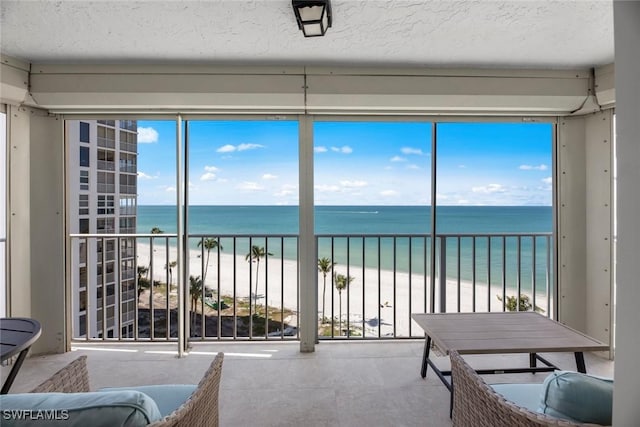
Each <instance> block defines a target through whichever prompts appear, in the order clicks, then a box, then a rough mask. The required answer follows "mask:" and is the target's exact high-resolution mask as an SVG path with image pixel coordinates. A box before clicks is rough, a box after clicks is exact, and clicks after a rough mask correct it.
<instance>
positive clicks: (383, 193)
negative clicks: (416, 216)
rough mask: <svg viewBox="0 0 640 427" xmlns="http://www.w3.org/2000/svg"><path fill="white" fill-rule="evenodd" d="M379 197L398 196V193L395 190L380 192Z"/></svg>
mask: <svg viewBox="0 0 640 427" xmlns="http://www.w3.org/2000/svg"><path fill="white" fill-rule="evenodd" d="M380 195H381V196H384V197H394V196H397V195H398V192H397V191H395V190H382V191H381V192H380Z"/></svg>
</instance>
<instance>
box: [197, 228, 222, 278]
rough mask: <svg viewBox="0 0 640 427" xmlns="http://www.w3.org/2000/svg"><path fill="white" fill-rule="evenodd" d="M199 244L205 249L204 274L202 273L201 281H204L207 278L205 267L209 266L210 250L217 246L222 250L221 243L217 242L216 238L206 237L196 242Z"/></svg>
mask: <svg viewBox="0 0 640 427" xmlns="http://www.w3.org/2000/svg"><path fill="white" fill-rule="evenodd" d="M201 246H202V247H204V248H205V249H206V250H207V263H206V264H205V265H204V274H203V275H202V283H205V280H206V278H207V269H208V268H209V255H211V250H212V249H215V248H218V247H219V248H220V250H222V245H221V244H220V243H219V242H218V239H216V238H213V237H207V238H206V239H204V240H200V241H199V242H198V247H201Z"/></svg>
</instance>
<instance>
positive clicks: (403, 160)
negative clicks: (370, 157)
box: [389, 156, 407, 162]
mask: <svg viewBox="0 0 640 427" xmlns="http://www.w3.org/2000/svg"><path fill="white" fill-rule="evenodd" d="M389 161H391V162H406V161H407V159H405V158H404V157H401V156H393V157H392V158H390V159H389Z"/></svg>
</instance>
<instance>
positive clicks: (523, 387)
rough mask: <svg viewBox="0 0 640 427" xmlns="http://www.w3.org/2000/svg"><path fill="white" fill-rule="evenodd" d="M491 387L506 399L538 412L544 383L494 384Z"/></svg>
mask: <svg viewBox="0 0 640 427" xmlns="http://www.w3.org/2000/svg"><path fill="white" fill-rule="evenodd" d="M491 388H492V389H494V390H495V391H496V393H499V394H501V395H502V396H503V397H504V398H505V399H506V400H508V401H510V402H512V403H515V404H516V405H518V406H520V407H522V408H526V409H528V410H530V411H533V412H536V411H537V410H538V406H540V392H541V391H542V384H492V385H491Z"/></svg>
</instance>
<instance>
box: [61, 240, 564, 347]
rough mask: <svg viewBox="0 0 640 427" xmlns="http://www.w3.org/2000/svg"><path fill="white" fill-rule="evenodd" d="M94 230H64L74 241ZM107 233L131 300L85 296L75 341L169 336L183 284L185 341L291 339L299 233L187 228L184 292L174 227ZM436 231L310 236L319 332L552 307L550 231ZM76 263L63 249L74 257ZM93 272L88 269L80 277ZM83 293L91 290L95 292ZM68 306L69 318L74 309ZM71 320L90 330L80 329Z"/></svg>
mask: <svg viewBox="0 0 640 427" xmlns="http://www.w3.org/2000/svg"><path fill="white" fill-rule="evenodd" d="M102 238H103V236H102V235H98V234H97V235H87V234H82V235H71V239H72V241H74V240H76V239H78V240H79V239H86V240H87V241H90V240H92V239H98V240H99V239H102ZM109 238H110V239H114V238H115V239H117V240H118V242H116V246H115V247H116V256H115V258H116V263H115V265H116V269H119V270H122V269H125V268H126V271H127V274H121V275H120V280H124V279H127V278H128V279H134V280H133V282H135V288H136V289H137V295H138V298H137V302H136V303H135V304H131V303H130V302H131V295H130V292H131V287H129V291H127V290H126V287H125V286H124V285H123V286H116V288H115V289H116V295H115V298H114V300H113V301H111V304H112V305H113V306H114V307H113V308H111V307H110V306H109V305H108V304H107V303H108V301H106V300H102V299H101V300H100V301H99V304H98V303H97V301H96V299H95V297H94V299H93V300H91V298H90V297H88V298H87V304H86V305H87V309H86V324H84V325H82V327H81V328H79V329H78V330H76V328H74V331H73V333H74V338H75V339H86V340H102V339H105V338H98V337H99V336H101V337H107V336H109V335H113V338H108V339H119V340H143V341H147V340H150V341H158V340H174V339H177V312H178V306H177V303H178V300H179V298H178V296H179V294H182V293H185V294H186V298H184V299H183V300H184V301H185V313H186V315H185V316H186V320H185V321H186V322H188V324H189V329H190V337H191V338H190V339H191V340H202V341H204V340H240V339H268V340H270V339H288V338H293V339H295V338H297V337H298V329H299V323H298V310H299V302H298V301H299V287H300V279H299V278H298V277H299V254H298V243H299V242H298V236H297V235H261V236H257V235H215V236H212V235H189V236H188V240H187V245H188V257H187V258H188V259H187V262H186V265H187V266H188V269H189V271H188V275H187V276H186V282H187V283H186V286H185V290H183V289H178V286H177V283H178V276H179V275H180V272H178V271H177V267H176V263H175V260H177V258H178V257H177V249H176V244H177V236H176V235H175V234H137V235H129V234H114V235H110V236H109ZM121 239H128V240H133V239H135V241H136V252H135V253H136V263H137V267H136V269H134V270H131V265H130V264H129V265H128V267H125V266H124V264H123V263H124V262H125V261H124V260H125V258H126V256H127V255H130V248H129V249H126V248H125V249H123V248H122V244H121ZM435 239H436V240H435V244H433V242H432V237H431V235H427V234H416V235H409V234H407V235H317V236H316V244H317V253H318V259H319V263H318V265H319V268H318V276H317V283H318V288H317V289H318V290H317V292H318V337H319V339H352V340H353V339H384V338H417V337H422V336H423V331H422V329H420V328H419V327H418V326H417V325H416V324H415V323H413V321H412V320H411V313H415V312H476V311H478V312H487V311H505V310H532V309H535V310H537V311H539V312H540V313H542V314H544V315H547V316H550V317H554V286H553V282H554V277H553V271H554V265H553V259H554V257H553V253H552V251H553V237H552V234H551V233H529V234H439V235H436V237H435ZM252 248H253V249H252ZM434 249H435V251H434ZM77 255H78V254H75V253H74V254H73V256H74V257H77ZM129 259H130V258H129ZM320 260H323V261H325V262H324V264H325V266H324V268H320V267H321V265H322V263H321V262H320ZM434 261H435V263H434ZM77 262H78V261H77V258H73V259H72V265H74V266H77V265H78V263H77ZM127 262H131V261H127ZM432 263H434V265H435V271H433V272H432V271H431V267H430V266H431V265H432ZM74 268H75V267H74ZM86 268H87V270H90V269H91V268H94V267H92V266H90V265H87V266H86ZM134 271H135V274H132V273H133V272H134ZM117 274H118V273H116V277H118V275H117ZM72 276H73V277H75V275H72ZM95 276H96V274H95V272H93V273H92V272H90V271H89V276H88V277H95ZM132 276H133V277H132ZM203 279H204V280H203ZM302 280H304V279H302ZM309 280H313V281H315V280H316V277H313V278H309ZM101 284H102V283H101V282H100V281H98V282H97V283H89V284H88V288H89V289H91V288H92V287H96V286H99V285H101ZM203 284H204V286H203ZM74 289H78V286H77V284H74ZM88 295H94V296H95V290H94V292H93V293H92V292H91V291H88ZM76 300H78V298H74V299H73V301H76ZM107 309H112V310H115V313H116V316H115V317H116V318H117V319H118V321H117V322H116V324H115V326H114V332H111V331H106V330H101V329H100V328H97V327H96V325H97V323H96V322H97V321H98V320H104V319H96V315H97V313H98V312H99V313H106V312H107ZM73 315H74V316H75V319H76V320H77V317H78V315H79V311H78V309H77V308H74V314H73ZM131 319H133V320H134V326H133V333H132V334H130V335H123V334H121V333H120V331H121V330H122V326H123V322H126V321H130V320H131ZM129 323H130V322H129ZM76 324H77V321H75V322H74V325H76ZM102 324H106V323H104V322H102ZM125 329H126V328H125ZM79 330H83V331H84V330H86V331H89V333H88V334H86V335H84V336H80V334H79V333H78V331H79Z"/></svg>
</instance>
